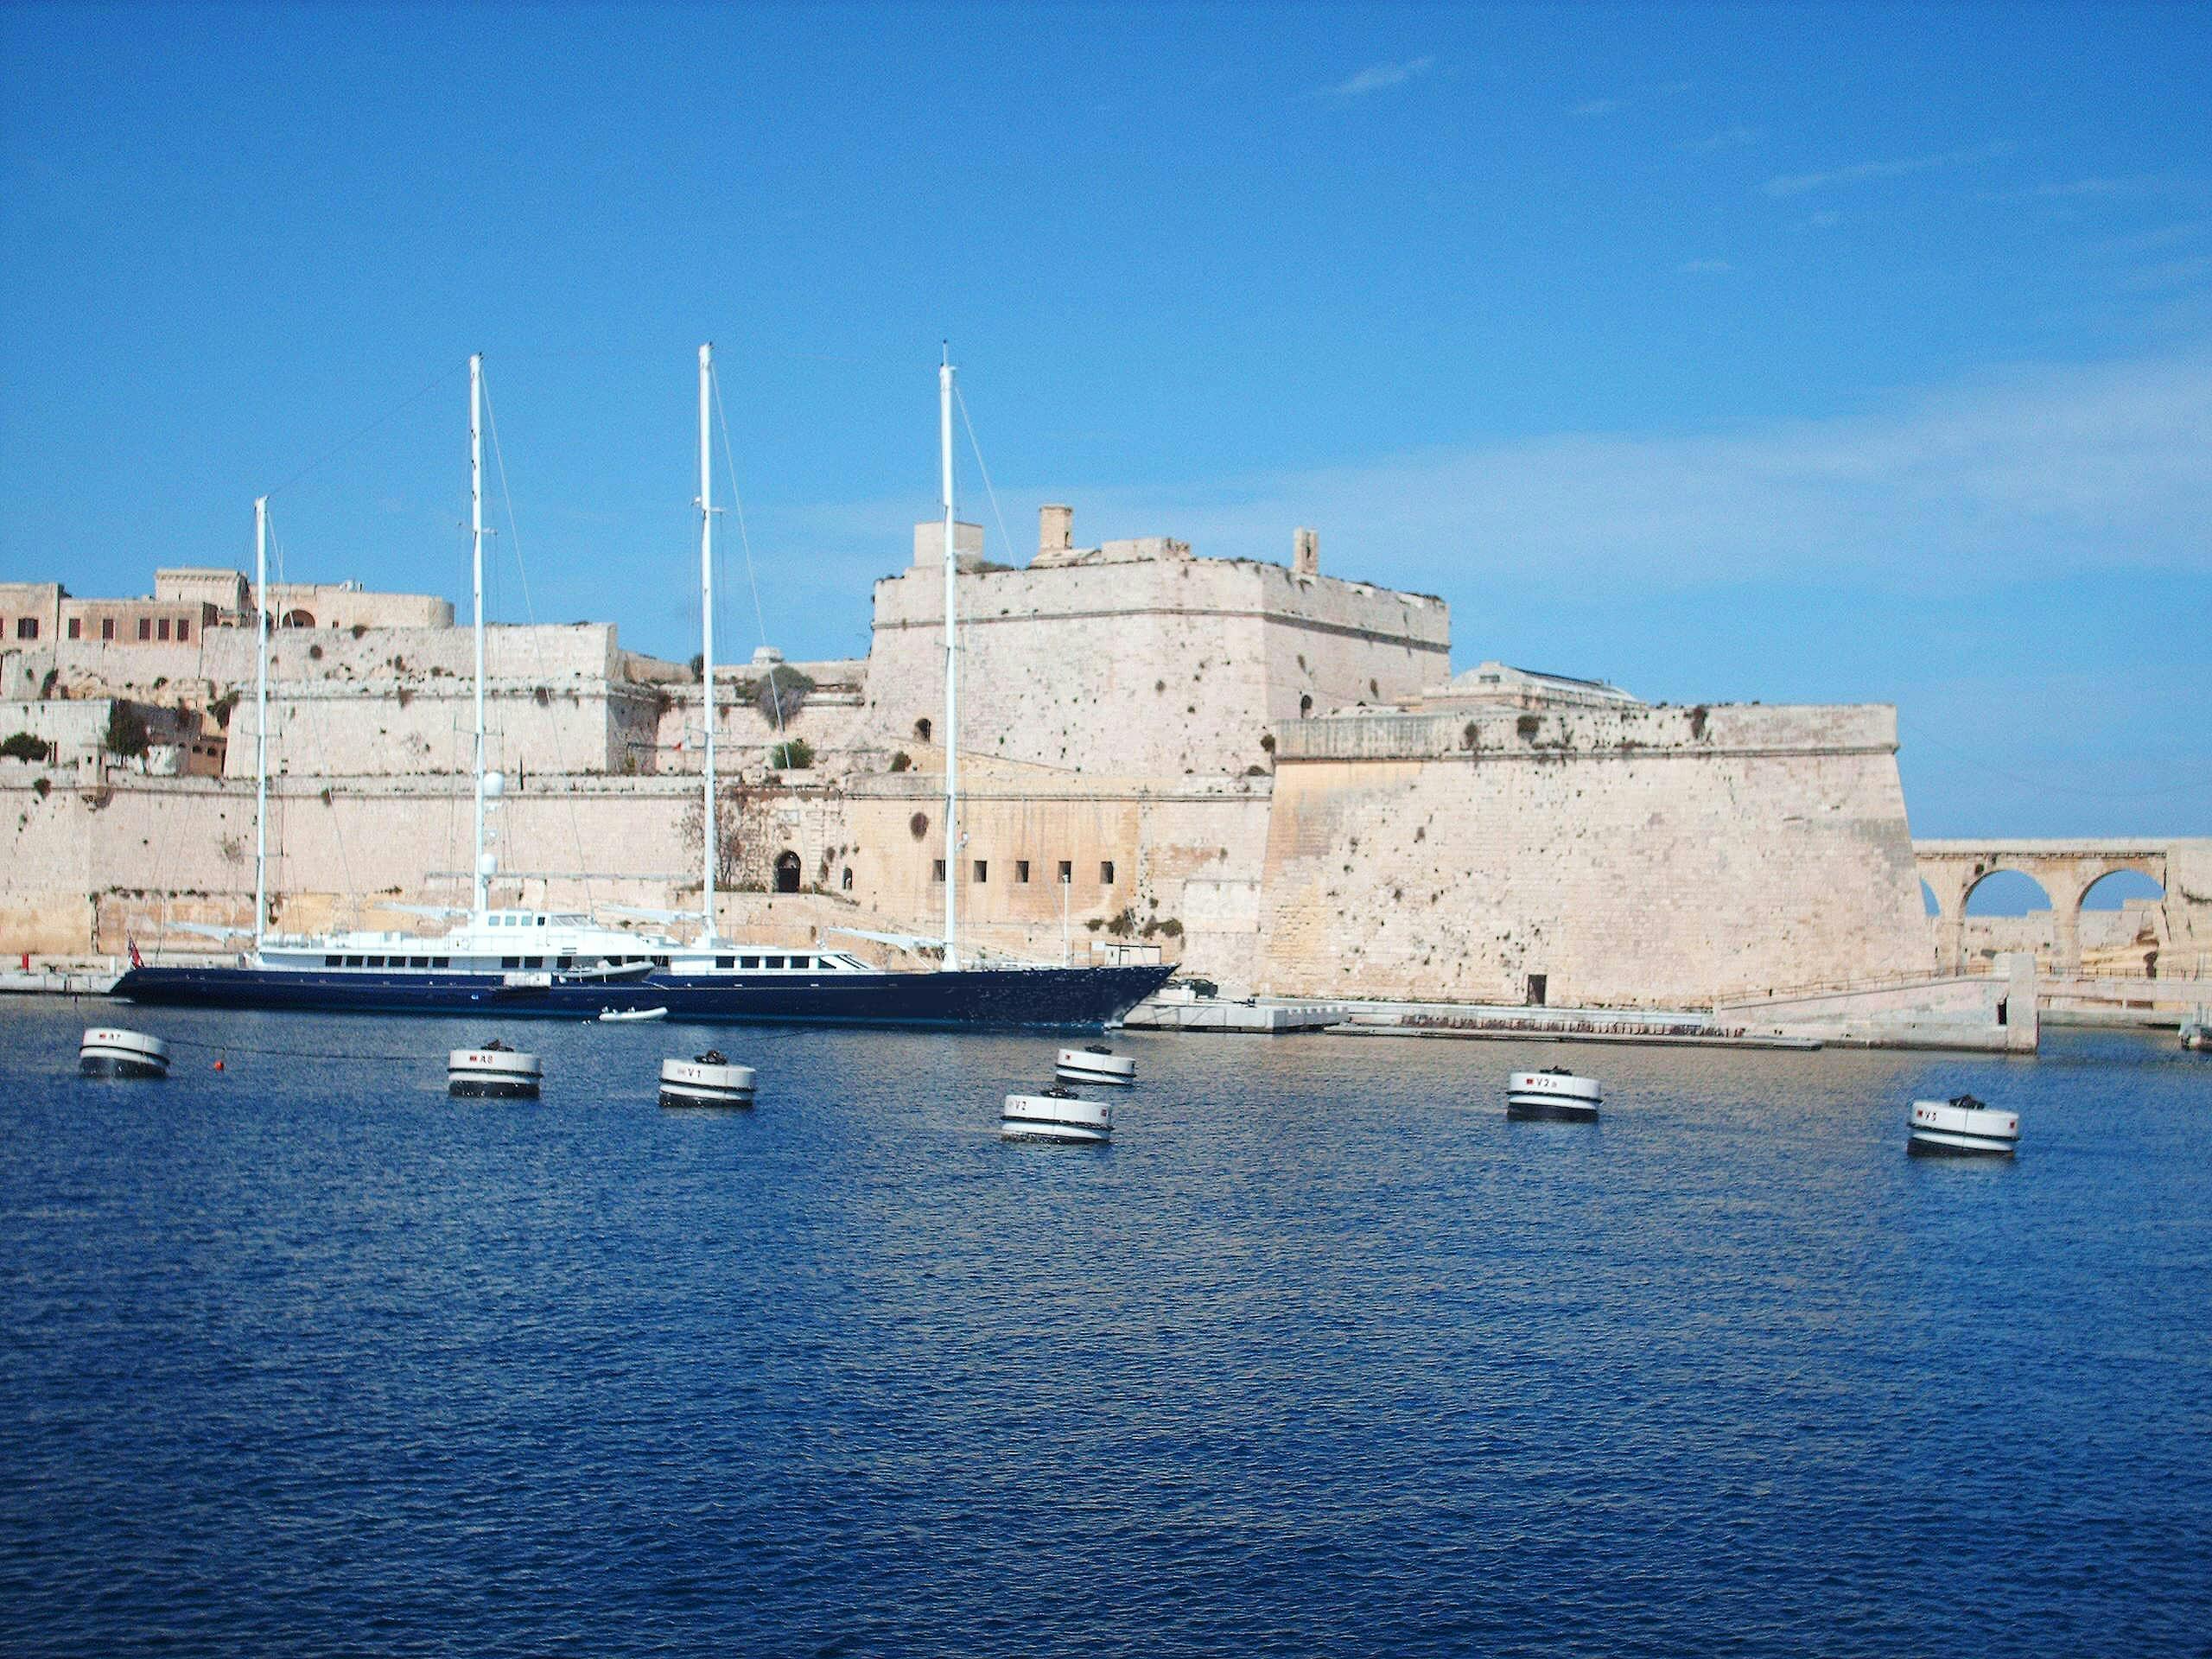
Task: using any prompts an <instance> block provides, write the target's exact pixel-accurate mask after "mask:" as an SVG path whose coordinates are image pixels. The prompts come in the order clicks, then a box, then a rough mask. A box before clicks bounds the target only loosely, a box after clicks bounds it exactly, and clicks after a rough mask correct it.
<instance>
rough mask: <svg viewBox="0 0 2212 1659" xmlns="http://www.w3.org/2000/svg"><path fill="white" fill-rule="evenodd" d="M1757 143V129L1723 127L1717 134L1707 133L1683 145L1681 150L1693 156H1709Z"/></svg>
mask: <svg viewBox="0 0 2212 1659" xmlns="http://www.w3.org/2000/svg"><path fill="white" fill-rule="evenodd" d="M1758 141H1759V135H1758V129H1757V128H1754V127H1745V126H1735V127H1723V128H1721V129H1720V130H1719V131H1718V132H1713V133H1707V135H1706V136H1705V137H1702V138H1699V139H1696V140H1694V141H1693V142H1692V143H1687V144H1684V145H1683V146H1682V148H1683V149H1687V150H1688V151H1689V152H1690V153H1691V154H1693V155H1697V156H1710V155H1712V154H1713V152H1714V151H1715V150H1720V149H1744V148H1745V146H1746V145H1750V144H1756V143H1758Z"/></svg>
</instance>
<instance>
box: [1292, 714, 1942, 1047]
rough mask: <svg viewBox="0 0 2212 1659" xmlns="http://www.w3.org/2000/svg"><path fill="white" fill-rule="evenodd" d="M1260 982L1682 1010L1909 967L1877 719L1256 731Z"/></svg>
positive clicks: (1898, 800)
mask: <svg viewBox="0 0 2212 1659" xmlns="http://www.w3.org/2000/svg"><path fill="white" fill-rule="evenodd" d="M1276 735H1277V742H1278V747H1277V752H1276V760H1277V767H1278V770H1277V775H1276V779H1275V791H1274V812H1273V815H1272V818H1271V822H1270V823H1269V826H1268V848H1267V855H1266V868H1265V871H1264V874H1263V876H1262V883H1261V892H1260V894H1259V898H1258V906H1259V914H1260V940H1259V960H1260V969H1259V974H1258V978H1259V981H1260V983H1261V984H1262V986H1263V987H1264V988H1267V989H1269V990H1273V991H1276V992H1283V993H1297V994H1301V995H1328V994H1331V993H1332V992H1333V993H1335V994H1338V995H1344V994H1348V993H1351V992H1353V991H1354V990H1355V989H1356V990H1357V994H1359V995H1369V996H1382V997H1414V998H1421V997H1433V998H1442V999H1465V1000H1471V1001H1500V1002H1512V1003H1518V1002H1522V1001H1526V1000H1529V998H1530V997H1531V995H1532V986H1531V983H1530V979H1531V976H1536V975H1541V976H1543V978H1544V995H1545V998H1546V1000H1548V1001H1551V1002H1554V1003H1565V1004H1575V1003H1599V1004H1607V1005H1613V1006H1635V1005H1638V1004H1648V1005H1656V1006H1681V1005H1682V1004H1685V1003H1695V1002H1703V1001H1711V1000H1712V999H1713V997H1715V996H1716V995H1723V994H1725V993H1727V992H1729V991H1732V990H1737V989H1762V988H1774V987H1782V986H1791V985H1802V984H1807V983H1809V982H1832V981H1836V980H1860V979H1867V978H1874V977H1879V976H1890V975H1897V974H1907V973H1913V972H1917V971H1923V970H1924V969H1925V968H1926V966H1927V963H1928V960H1929V928H1928V924H1927V921H1926V918H1924V916H1923V913H1922V906H1921V900H1920V890H1919V881H1918V877H1917V874H1916V871H1915V868H1914V864H1913V857H1912V844H1911V841H1910V836H1909V835H1908V833H1907V829H1906V823H1905V810H1904V794H1903V791H1902V789H1901V787H1900V785H1899V781H1898V777H1897V759H1896V748H1897V723H1896V714H1895V711H1894V710H1893V709H1890V708H1887V707H1884V706H1866V707H1851V708H1760V707H1722V708H1715V709H1627V710H1622V711H1618V712H1616V711H1611V710H1604V711H1600V710H1588V709H1586V710H1575V711H1572V712H1560V713H1551V714H1546V715H1514V714H1511V713H1510V712H1504V711H1501V712H1499V713H1497V714H1494V715H1472V716H1468V717H1465V718H1462V717H1461V716H1459V715H1452V716H1446V717H1438V716H1424V715H1407V716H1400V717H1396V718H1383V719H1344V720H1325V721H1306V722H1303V723H1301V724H1292V725H1286V726H1282V727H1278V728H1276Z"/></svg>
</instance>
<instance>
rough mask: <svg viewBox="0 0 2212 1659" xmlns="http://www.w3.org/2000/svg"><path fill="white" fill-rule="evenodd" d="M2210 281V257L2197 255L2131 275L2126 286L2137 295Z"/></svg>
mask: <svg viewBox="0 0 2212 1659" xmlns="http://www.w3.org/2000/svg"><path fill="white" fill-rule="evenodd" d="M2208 279H2212V256H2208V255H2202V254H2200V255H2198V256H2197V257H2196V258H2193V259H2169V260H2167V261H2166V262H2165V263H2164V264H2160V265H2152V266H2150V267H2149V268H2148V269H2146V270H2139V271H2136V272H2134V273H2133V274H2132V275H2131V276H2129V277H2128V278H2127V281H2126V286H2127V287H2128V288H2129V289H2133V291H2135V292H2136V293H2138V294H2149V293H2155V292H2157V291H2158V290H2159V289H2169V288H2193V287H2195V286H2196V284H2197V283H2202V282H2204V281H2206V280H2208Z"/></svg>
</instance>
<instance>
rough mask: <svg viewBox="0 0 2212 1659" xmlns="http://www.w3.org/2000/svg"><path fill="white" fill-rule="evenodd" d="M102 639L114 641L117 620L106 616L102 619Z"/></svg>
mask: <svg viewBox="0 0 2212 1659" xmlns="http://www.w3.org/2000/svg"><path fill="white" fill-rule="evenodd" d="M100 638H101V639H114V638H115V619H114V618H113V617H111V616H104V617H102V618H100Z"/></svg>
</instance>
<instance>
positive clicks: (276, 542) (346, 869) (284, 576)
mask: <svg viewBox="0 0 2212 1659" xmlns="http://www.w3.org/2000/svg"><path fill="white" fill-rule="evenodd" d="M269 550H270V552H271V553H272V554H274V555H275V556H276V559H277V579H276V581H275V582H272V583H271V584H270V585H271V586H272V587H275V588H280V589H281V588H285V587H288V586H289V585H290V580H291V578H290V573H289V570H287V569H286V568H285V564H284V543H283V541H282V540H281V539H280V538H279V537H278V536H277V515H276V513H275V512H270V515H269ZM254 601H255V603H256V604H257V605H258V606H260V607H263V608H264V609H266V608H267V606H268V598H267V595H265V594H255V595H254ZM276 636H277V629H276V628H275V626H273V625H272V626H271V627H270V656H271V657H274V656H275V655H276ZM301 701H302V702H304V703H305V704H306V705H307V711H308V727H309V728H310V732H309V736H310V738H311V739H312V741H313V742H314V744H315V747H316V749H317V750H318V751H320V752H321V753H323V754H324V755H326V756H327V755H328V753H330V750H329V747H328V746H327V745H326V744H325V743H324V741H323V733H322V716H321V714H319V713H318V712H317V711H316V708H315V704H316V702H318V699H316V698H315V697H305V698H302V699H301ZM330 775H331V774H329V773H325V774H324V776H326V777H327V776H330ZM325 787H326V788H327V787H328V785H325ZM269 794H270V799H271V800H272V801H276V802H278V803H279V804H280V805H281V804H282V797H281V796H280V795H279V793H278V791H276V790H274V789H272V790H270V791H269ZM283 819H284V822H285V823H289V822H290V821H291V811H290V810H289V808H285V809H284V810H283ZM330 835H331V839H332V840H333V841H334V842H336V843H337V846H338V875H339V880H341V881H343V882H344V883H345V884H346V902H347V903H348V904H349V905H354V906H358V905H359V894H358V893H357V891H356V889H355V887H354V886H353V855H351V854H349V853H348V852H347V851H346V825H345V821H344V819H343V818H342V817H340V815H339V813H338V811H337V810H336V808H335V807H334V808H333V809H332V810H331V817H330ZM283 855H284V854H283V833H282V831H281V830H280V831H279V833H278V836H277V862H278V865H279V867H280V868H281V867H282V864H283ZM355 919H356V920H359V916H358V914H357V915H356V918H355Z"/></svg>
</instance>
